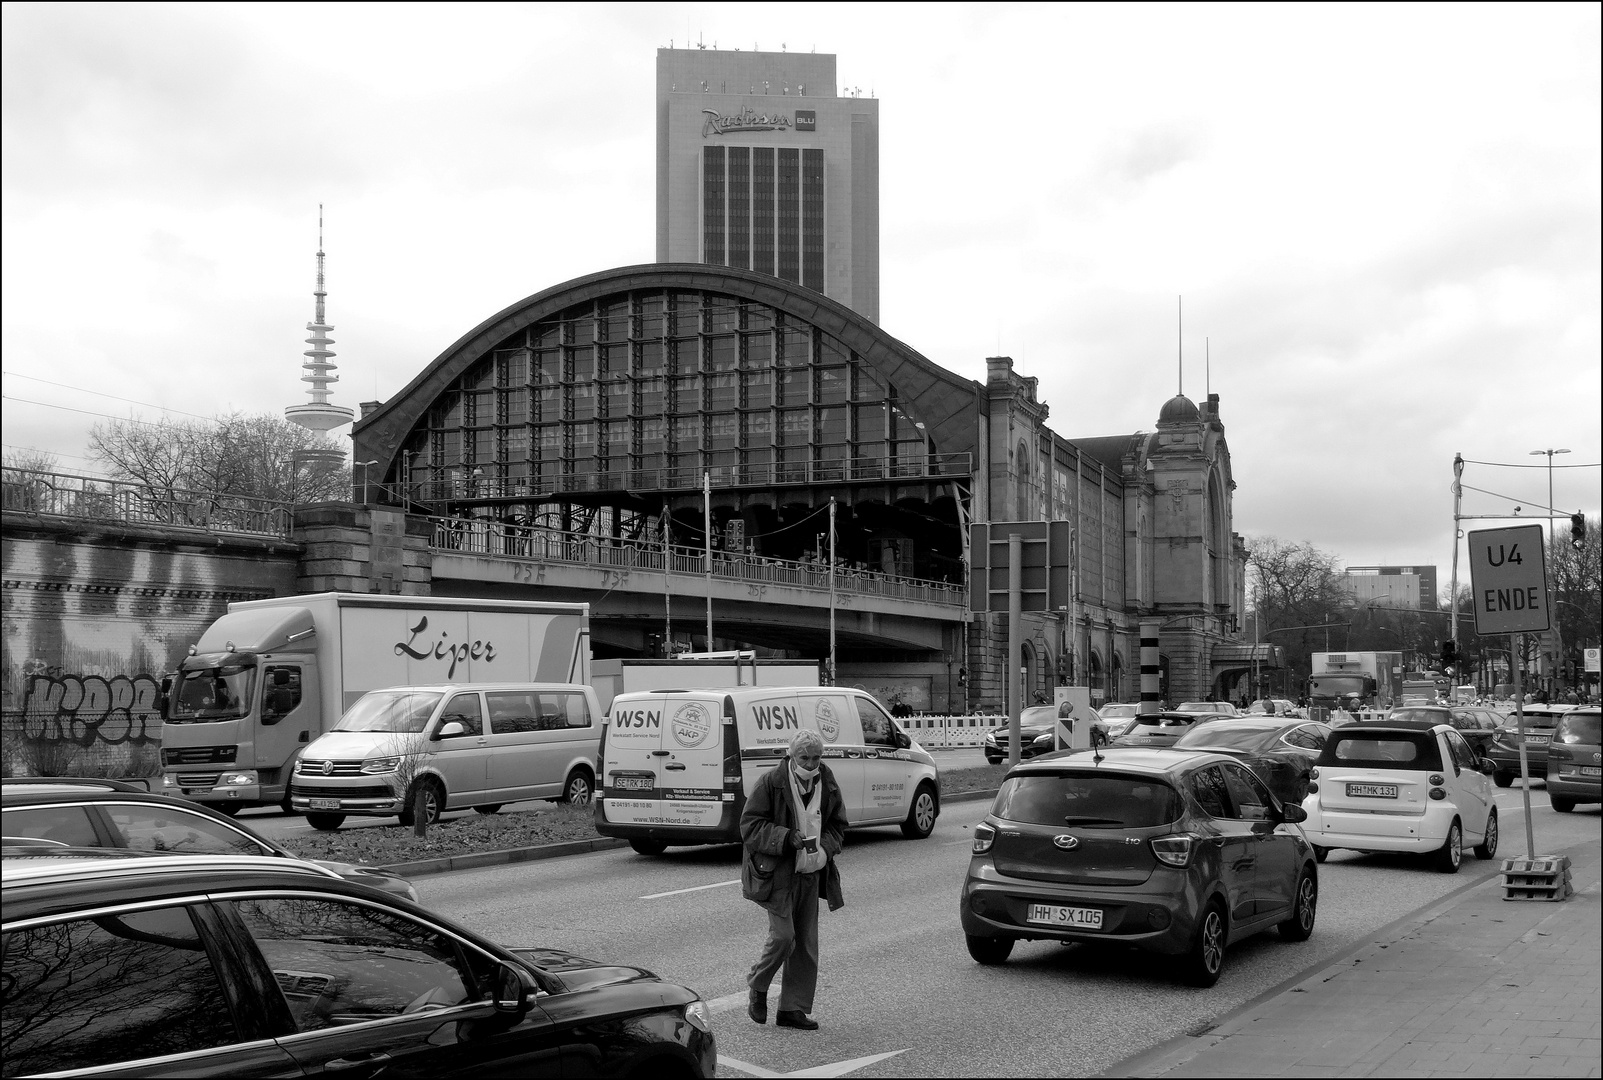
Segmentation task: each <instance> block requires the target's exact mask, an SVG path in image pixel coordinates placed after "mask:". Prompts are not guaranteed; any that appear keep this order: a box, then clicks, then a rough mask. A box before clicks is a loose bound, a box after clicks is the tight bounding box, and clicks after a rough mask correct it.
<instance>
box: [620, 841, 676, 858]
mask: <svg viewBox="0 0 1603 1080" xmlns="http://www.w3.org/2000/svg"><path fill="white" fill-rule="evenodd" d="M629 846H630V847H632V848H634V849H635V854H636V855H661V854H662V853H663V852H664V851H667V850H668V845H667V844H665V843H663V842H662V841H661V840H631V841H629Z"/></svg>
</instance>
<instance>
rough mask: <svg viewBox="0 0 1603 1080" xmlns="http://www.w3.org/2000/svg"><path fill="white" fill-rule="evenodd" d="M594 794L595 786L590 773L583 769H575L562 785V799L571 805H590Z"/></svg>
mask: <svg viewBox="0 0 1603 1080" xmlns="http://www.w3.org/2000/svg"><path fill="white" fill-rule="evenodd" d="M594 794H595V787H594V785H592V784H591V782H590V774H589V773H587V772H585V771H584V770H583V769H574V770H573V771H572V772H571V773H569V774H568V779H567V782H566V783H564V784H563V785H562V801H563V802H565V803H567V804H568V805H569V806H589V805H590V798H591V796H593V795H594Z"/></svg>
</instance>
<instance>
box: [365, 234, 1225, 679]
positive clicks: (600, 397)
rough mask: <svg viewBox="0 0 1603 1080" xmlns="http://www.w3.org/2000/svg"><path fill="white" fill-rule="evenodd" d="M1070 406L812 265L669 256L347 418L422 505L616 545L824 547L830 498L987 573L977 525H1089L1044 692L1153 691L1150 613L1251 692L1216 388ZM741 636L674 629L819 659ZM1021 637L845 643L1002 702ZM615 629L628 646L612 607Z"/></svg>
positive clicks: (814, 644)
mask: <svg viewBox="0 0 1603 1080" xmlns="http://www.w3.org/2000/svg"><path fill="white" fill-rule="evenodd" d="M1049 411H1050V410H1049V408H1048V406H1047V404H1046V403H1045V402H1043V401H1041V400H1039V398H1038V395H1037V380H1036V379H1034V378H1031V377H1027V376H1024V375H1022V374H1021V373H1019V372H1017V371H1015V370H1014V365H1013V362H1012V361H1011V360H1010V359H1009V358H1006V357H993V358H990V359H989V360H988V362H987V376H986V380H985V382H983V383H980V382H976V381H974V380H970V379H965V378H963V377H961V376H959V375H957V374H955V373H953V372H950V371H947V370H946V369H944V368H942V367H940V366H939V365H937V364H935V363H933V362H931V361H930V360H928V359H927V358H925V357H924V356H922V355H921V354H919V353H918V352H917V351H916V350H914V349H913V348H911V347H910V346H908V345H907V344H905V343H903V342H901V341H898V340H897V339H895V338H893V337H891V336H890V335H889V334H886V333H885V332H884V331H882V330H880V329H879V328H878V326H877V325H875V323H874V321H873V320H872V319H870V318H868V317H866V316H864V315H863V314H861V313H858V312H856V311H853V310H851V309H850V308H849V307H847V306H846V305H845V304H843V303H837V302H836V301H834V300H831V299H829V298H828V297H827V296H825V295H821V294H820V293H819V292H818V291H815V290H812V289H809V288H807V287H806V286H805V285H803V284H801V283H799V282H787V281H784V280H782V279H780V278H777V277H775V276H773V275H769V274H759V273H755V272H752V271H747V270H739V269H734V268H729V267H716V266H709V265H705V264H688V263H679V264H676V263H667V264H653V265H645V266H633V267H623V268H620V269H616V270H610V271H606V272H603V273H598V274H592V275H588V276H586V277H582V278H578V279H575V280H573V281H569V282H565V283H563V284H561V285H558V286H555V287H554V288H551V289H547V290H545V291H544V292H541V293H538V294H536V295H534V296H531V297H529V298H527V299H526V300H523V301H520V302H519V303H516V304H513V305H512V306H510V307H508V308H507V309H505V310H504V311H501V312H499V313H498V314H496V315H494V316H492V317H491V318H489V319H487V320H486V321H485V322H484V323H482V324H480V325H479V326H478V327H475V328H474V329H473V330H471V331H469V332H468V333H467V334H466V335H464V336H463V337H462V338H461V339H460V340H458V341H457V342H456V343H455V344H453V345H452V346H451V347H450V348H449V349H447V350H446V351H445V352H444V353H442V354H441V355H440V356H439V357H438V358H437V359H436V360H434V361H433V362H432V363H431V364H429V365H428V366H427V367H426V368H425V369H424V370H423V371H421V372H420V373H419V374H418V375H417V377H416V378H414V379H413V380H412V382H411V383H409V384H408V385H407V386H406V387H405V388H404V389H403V390H402V391H400V392H399V393H398V394H396V395H395V396H394V397H393V398H391V399H390V400H389V401H386V402H383V403H370V404H369V405H368V406H364V415H363V416H362V417H361V418H360V419H359V420H358V421H357V423H356V425H355V428H354V430H353V434H352V437H353V439H354V440H355V443H356V446H355V456H356V460H364V461H376V462H378V464H377V465H374V466H372V470H373V476H374V478H375V479H377V478H378V477H382V478H383V485H384V490H385V491H387V492H389V493H390V497H391V498H393V499H395V500H396V501H397V502H399V503H400V504H401V505H403V506H404V507H405V508H406V509H408V510H410V511H412V512H414V513H424V514H428V515H432V516H444V517H447V518H461V519H464V520H467V521H480V522H484V521H494V522H501V523H506V524H511V525H515V526H518V527H522V528H534V529H540V530H548V531H549V532H550V533H552V534H561V535H566V536H583V537H585V538H587V539H589V540H592V541H593V542H596V543H600V544H606V543H620V542H625V541H627V542H630V543H639V542H641V541H643V540H644V541H653V542H657V543H661V544H662V545H664V548H665V549H667V548H671V547H683V548H684V549H686V550H691V551H695V550H702V549H705V548H712V549H715V550H717V551H720V552H728V553H732V554H738V555H740V556H741V557H746V558H753V559H760V560H774V561H777V562H779V563H784V564H790V563H797V564H805V565H817V563H818V562H819V561H820V560H823V559H826V558H827V556H828V546H829V525H828V522H829V519H830V509H831V502H832V501H833V503H834V515H833V516H834V520H835V528H834V544H835V554H836V557H837V559H838V560H839V564H840V565H841V566H843V567H846V568H848V569H849V570H850V571H851V572H854V573H868V574H876V575H883V576H884V577H886V578H891V579H894V578H903V579H908V580H911V581H919V580H921V581H938V582H948V583H963V582H966V580H967V572H968V564H969V552H968V550H967V543H968V535H969V526H970V525H971V524H972V523H974V522H980V521H983V522H1006V521H1017V520H1032V521H1039V520H1042V519H1049V520H1068V521H1072V522H1074V523H1075V531H1076V535H1077V538H1078V541H1077V543H1076V545H1075V554H1074V559H1075V563H1076V565H1075V567H1074V569H1075V573H1076V579H1077V581H1078V592H1077V601H1076V604H1075V608H1074V610H1073V612H1072V617H1071V613H1066V612H1043V613H1038V614H1033V615H1030V616H1028V617H1027V619H1026V638H1027V639H1026V641H1025V642H1024V643H1023V644H1024V649H1023V663H1024V666H1025V668H1026V680H1025V686H1026V690H1025V693H1026V698H1027V700H1033V699H1034V698H1035V697H1037V696H1046V697H1050V694H1051V687H1052V686H1053V685H1056V684H1058V683H1070V682H1072V683H1078V684H1082V685H1089V686H1091V688H1092V692H1093V698H1094V699H1101V700H1125V701H1133V700H1136V699H1137V696H1138V693H1139V663H1140V652H1139V636H1140V629H1141V625H1142V623H1143V620H1145V622H1146V623H1147V625H1148V626H1149V627H1152V626H1157V627H1159V628H1160V634H1161V640H1162V643H1163V649H1162V652H1163V662H1164V678H1165V687H1164V690H1165V696H1166V697H1168V698H1169V699H1170V700H1172V701H1179V700H1190V699H1194V698H1202V697H1209V696H1216V695H1226V694H1230V693H1231V692H1232V688H1233V686H1234V680H1235V677H1236V676H1237V675H1239V674H1240V673H1241V672H1243V671H1245V670H1246V669H1247V668H1248V667H1249V666H1250V663H1251V650H1252V648H1253V647H1252V646H1251V645H1249V644H1245V643H1243V642H1242V641H1241V639H1240V637H1239V635H1238V633H1237V628H1238V626H1239V616H1240V612H1241V610H1242V605H1243V599H1244V589H1243V576H1244V575H1243V570H1244V562H1245V552H1244V547H1243V544H1242V541H1241V538H1240V537H1239V536H1237V535H1236V534H1235V533H1234V532H1233V530H1232V522H1231V497H1232V495H1231V493H1232V491H1233V490H1234V487H1235V483H1234V480H1233V478H1232V476H1231V471H1230V457H1229V451H1228V448H1227V446H1226V443H1225V439H1224V427H1223V424H1222V421H1221V420H1220V418H1219V404H1218V398H1217V396H1216V395H1210V397H1209V398H1208V400H1207V401H1205V402H1204V403H1203V404H1202V405H1201V406H1200V407H1199V406H1198V405H1196V404H1194V403H1193V402H1191V401H1190V400H1189V399H1187V398H1185V397H1182V396H1177V397H1175V398H1173V399H1171V400H1170V401H1168V402H1166V403H1163V404H1162V406H1161V409H1160V411H1159V414H1158V418H1157V419H1158V422H1157V425H1156V428H1155V430H1150V431H1143V432H1137V433H1133V434H1129V435H1118V436H1112V437H1096V438H1078V439H1077V438H1074V437H1070V436H1065V435H1062V434H1059V433H1058V432H1056V431H1054V430H1053V429H1052V428H1051V427H1050V426H1049V425H1048V423H1047V420H1048V416H1049ZM704 489H705V492H706V494H705V495H704ZM1071 622H1072V625H1071ZM745 633H746V636H745V638H744V640H722V639H719V640H714V641H712V642H707V641H705V640H700V639H699V637H698V636H691V637H689V638H687V639H685V640H681V641H678V642H676V644H678V645H679V646H681V647H683V646H684V645H692V646H694V647H696V648H731V647H736V646H756V647H761V648H768V649H774V650H776V651H779V652H781V653H782V654H786V655H800V656H809V657H820V658H821V657H822V656H823V655H824V653H823V651H822V643H821V642H819V641H818V640H817V638H816V635H813V636H811V637H809V636H808V635H806V634H804V633H801V632H800V631H798V630H797V629H796V628H794V627H790V626H787V625H786V624H785V621H784V620H783V619H782V618H776V619H775V620H774V625H773V626H772V627H770V628H767V630H765V631H764V630H756V631H754V630H751V629H750V628H747V630H746V632H745ZM1006 645H1007V642H1006V616H1005V614H1004V615H1000V616H997V615H990V614H982V613H977V614H974V615H972V616H971V617H970V618H969V620H968V621H967V622H966V623H965V624H963V625H961V626H960V627H958V628H955V629H953V630H952V631H951V632H950V633H947V634H946V635H945V637H944V639H943V641H942V644H941V647H940V648H939V649H938V650H936V649H924V650H911V649H908V648H906V647H905V645H904V646H903V647H897V646H896V645H895V644H894V643H889V642H887V643H884V644H883V645H882V646H881V647H876V645H875V643H874V642H872V641H871V640H864V641H860V642H857V643H856V644H854V647H853V649H852V655H851V656H850V658H849V659H850V661H851V662H852V663H853V664H854V665H856V666H858V667H859V668H867V667H871V668H873V669H874V670H875V671H877V672H880V673H881V675H882V679H881V682H880V683H879V684H878V685H880V686H882V687H890V686H894V685H895V683H896V680H897V678H899V677H903V676H905V677H906V678H907V679H908V680H909V681H910V682H916V681H917V680H918V679H919V678H927V677H929V676H930V675H931V673H933V672H940V671H945V672H946V673H947V677H948V679H951V678H953V677H955V679H956V681H957V683H958V684H960V685H961V686H962V687H963V690H962V691H961V695H960V696H961V697H962V699H963V704H965V705H967V706H968V707H971V708H972V707H986V706H989V707H1001V705H1002V694H1003V692H1004V691H1003V687H1004V685H1005V678H1004V675H1005V670H1004V669H1005V657H1006V655H1007V649H1006ZM661 647H662V648H664V649H666V648H669V647H670V645H669V643H667V642H663V643H661ZM596 650H597V654H598V655H607V654H609V653H610V654H612V655H628V654H629V651H628V646H626V645H625V644H623V643H621V641H620V642H608V641H607V640H606V637H605V634H604V631H603V630H602V629H600V628H598V630H597V638H596ZM843 659H845V658H843ZM948 700H950V699H949V698H948ZM912 703H913V704H914V705H917V704H919V702H918V701H917V699H916V696H915V698H914V700H913V702H912Z"/></svg>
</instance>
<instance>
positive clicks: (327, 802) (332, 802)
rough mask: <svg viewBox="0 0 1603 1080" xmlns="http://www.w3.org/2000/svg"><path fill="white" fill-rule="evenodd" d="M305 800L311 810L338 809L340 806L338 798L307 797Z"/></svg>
mask: <svg viewBox="0 0 1603 1080" xmlns="http://www.w3.org/2000/svg"><path fill="white" fill-rule="evenodd" d="M307 802H308V804H309V805H310V806H311V808H312V809H313V810H338V809H339V808H340V801H339V800H338V799H308V800H307Z"/></svg>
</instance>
